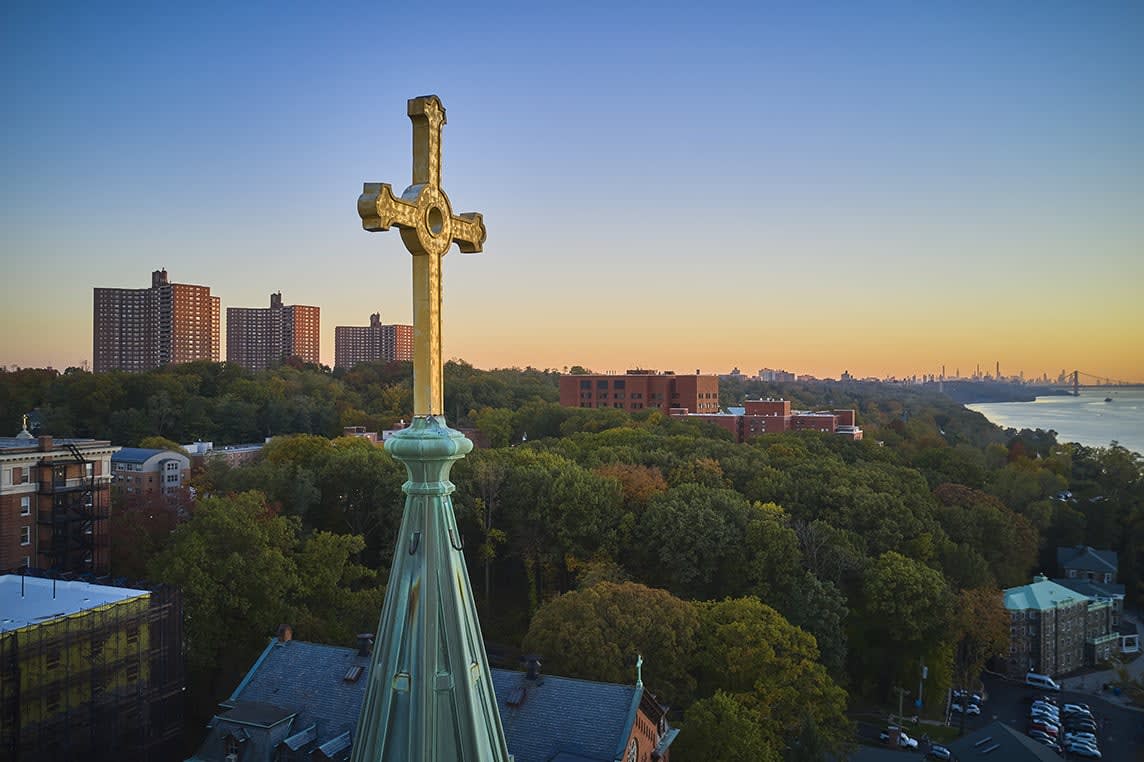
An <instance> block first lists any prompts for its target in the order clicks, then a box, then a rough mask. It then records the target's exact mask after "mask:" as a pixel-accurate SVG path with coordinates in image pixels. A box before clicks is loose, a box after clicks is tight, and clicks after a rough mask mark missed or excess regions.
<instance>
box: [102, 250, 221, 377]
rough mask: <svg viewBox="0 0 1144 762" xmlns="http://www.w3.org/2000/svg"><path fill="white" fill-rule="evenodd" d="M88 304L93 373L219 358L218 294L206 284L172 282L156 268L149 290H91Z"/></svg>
mask: <svg viewBox="0 0 1144 762" xmlns="http://www.w3.org/2000/svg"><path fill="white" fill-rule="evenodd" d="M93 303H94V309H93V315H92V317H93V320H92V329H93V330H92V334H93V342H92V343H93V348H92V349H93V352H92V368H93V370H94V371H95V372H96V373H101V372H103V371H108V370H126V371H136V372H138V371H145V370H151V369H153V368H159V367H162V366H164V365H167V364H170V363H184V362H192V361H194V360H211V361H214V362H217V361H218V359H219V349H220V344H219V336H220V332H219V312H220V306H219V298H218V297H217V296H211V290H210V287H209V286H193V285H190V284H187V283H171V282H169V281H168V280H167V271H166V270H155V271H154V272H152V273H151V287H150V288H96V289H95V290H94V299H93Z"/></svg>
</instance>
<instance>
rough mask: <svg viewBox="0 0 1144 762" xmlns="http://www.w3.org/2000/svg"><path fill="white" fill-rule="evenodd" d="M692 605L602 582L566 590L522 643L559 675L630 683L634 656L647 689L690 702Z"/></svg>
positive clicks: (673, 701) (679, 702) (655, 592)
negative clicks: (640, 660) (638, 658)
mask: <svg viewBox="0 0 1144 762" xmlns="http://www.w3.org/2000/svg"><path fill="white" fill-rule="evenodd" d="M698 629H699V617H698V614H697V612H696V610H695V609H694V608H693V607H692V606H691V605H690V604H688V603H686V602H685V601H681V600H679V599H678V598H676V597H674V596H673V595H671V594H670V593H668V592H667V591H666V590H655V589H653V588H650V587H645V586H644V585H640V584H636V583H634V582H627V583H623V584H615V583H612V582H601V583H599V584H597V585H595V586H593V587H590V588H587V589H583V590H574V591H572V592H568V593H565V594H564V595H561V596H559V597H557V598H553V599H552V600H550V601H548V602H547V603H545V604H544V605H543V606H541V607H540V610H539V611H537V612H536V616H534V617H533V619H532V623H531V625H530V626H529V628H528V633H527V634H526V635H525V637H524V649H525V650H526V651H530V652H534V653H537V654H540V655H541V657H542V658H543V660H544V663H545V665H546V668H547V669H550V670H551V671H552V672H554V673H556V674H560V675H568V676H569V677H582V678H586V679H589V680H601V681H605V682H613V683H625V684H626V683H631V682H633V680H634V676H635V670H634V667H633V666H632V665H633V664H634V660H635V658H636V656H637V655H642V656H643V659H644V667H643V677H644V682H646V683H647V685H648V687H649V689H650V690H651V691H653V692H654V693H655V694H656V695H657V696H659V697H660V699H661V700H662V701H664V702H666V703H668V704H672V705H676V706H679V705H682V704H685V703H686V702H688V701H690V699H691V697H692V691H693V690H694V686H695V681H694V678H693V677H692V676H691V673H690V672H689V668H690V666H691V662H692V659H693V655H694V651H695V643H696V634H697V631H698Z"/></svg>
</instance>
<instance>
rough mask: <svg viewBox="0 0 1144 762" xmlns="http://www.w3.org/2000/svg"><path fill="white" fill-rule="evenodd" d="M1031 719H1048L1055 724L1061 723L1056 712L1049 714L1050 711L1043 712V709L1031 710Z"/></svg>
mask: <svg viewBox="0 0 1144 762" xmlns="http://www.w3.org/2000/svg"><path fill="white" fill-rule="evenodd" d="M1029 719H1030V720H1047V721H1049V722H1051V723H1053V724H1054V725H1060V724H1061V720H1060V718H1059V717H1057V716H1056V715H1055V714H1049V713H1048V712H1041V711H1038V710H1036V709H1034V710H1033V711H1031V712H1029Z"/></svg>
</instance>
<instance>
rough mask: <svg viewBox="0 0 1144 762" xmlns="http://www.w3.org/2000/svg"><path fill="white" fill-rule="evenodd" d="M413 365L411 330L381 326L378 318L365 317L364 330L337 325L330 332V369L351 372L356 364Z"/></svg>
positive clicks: (409, 326) (395, 326)
mask: <svg viewBox="0 0 1144 762" xmlns="http://www.w3.org/2000/svg"><path fill="white" fill-rule="evenodd" d="M379 360H384V361H386V362H395V361H396V362H412V361H413V326H411V325H382V323H381V315H380V314H378V313H376V312H375V313H373V314H372V315H370V316H369V325H368V326H350V325H339V326H337V327H336V328H334V367H335V368H346V369H347V370H348V369H349V368H352V367H353V366H355V365H357V364H358V363H363V362H377V361H379Z"/></svg>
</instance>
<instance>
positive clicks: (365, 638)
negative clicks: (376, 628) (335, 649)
mask: <svg viewBox="0 0 1144 762" xmlns="http://www.w3.org/2000/svg"><path fill="white" fill-rule="evenodd" d="M371 653H373V633H372V632H359V633H358V636H357V655H358V656H369V655H370V654H371Z"/></svg>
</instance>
